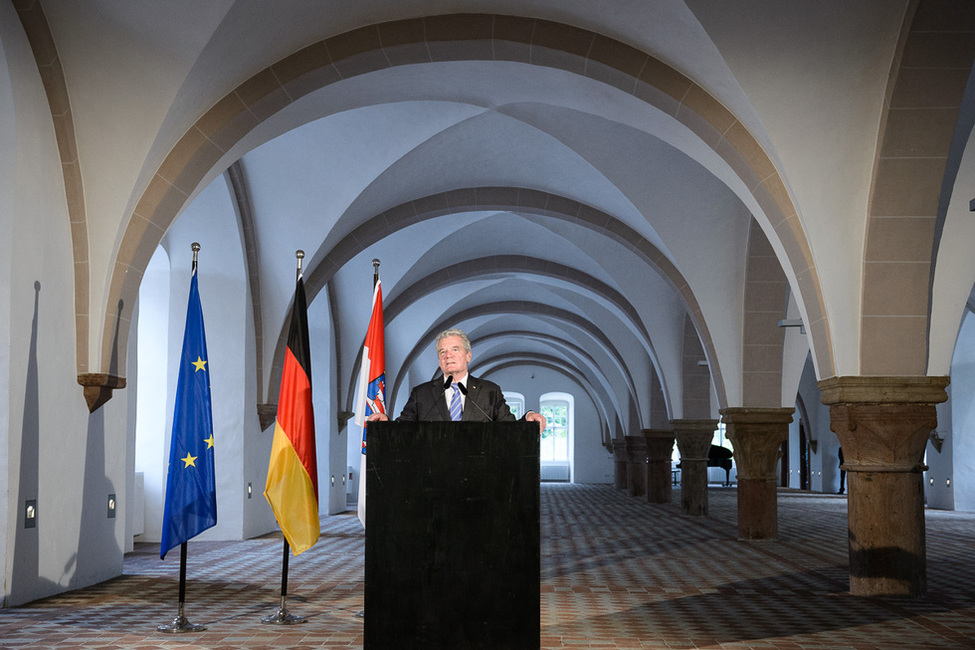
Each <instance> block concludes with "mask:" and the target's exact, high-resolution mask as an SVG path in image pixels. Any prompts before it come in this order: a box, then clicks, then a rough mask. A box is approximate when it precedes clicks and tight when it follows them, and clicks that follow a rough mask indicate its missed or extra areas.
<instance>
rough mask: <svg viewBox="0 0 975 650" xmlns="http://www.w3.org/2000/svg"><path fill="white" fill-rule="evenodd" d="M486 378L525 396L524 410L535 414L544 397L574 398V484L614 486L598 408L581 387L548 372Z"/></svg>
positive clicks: (520, 370) (505, 372)
mask: <svg viewBox="0 0 975 650" xmlns="http://www.w3.org/2000/svg"><path fill="white" fill-rule="evenodd" d="M475 374H477V373H476V372H475ZM486 378H488V379H490V380H491V381H493V382H495V383H497V384H500V385H501V387H502V388H504V390H510V391H514V392H518V393H521V394H522V395H524V396H525V408H526V409H531V410H535V411H537V410H538V408H539V406H538V403H539V399H540V397H541V396H542V395H543V394H544V393H550V392H561V393H569V394H571V395H572V396H573V397H574V398H575V428H574V448H573V449H572V452H571V453H572V454H573V457H574V458H573V467H572V480H573V482H574V483H612V482H613V456H612V454H610V453H609V452H608V451H607V450H606V448H605V447H603V445H602V440H601V438H600V428H599V418H598V414H597V412H596V406H595V404H594V403H593V401H592V400H591V399H590V398H589V396H588V395H587V394H586V393H585V392H583V390H582V388H580V387H579V385H578V384H576V383H575V382H574V381H572V380H571V379H569V378H567V377H565V376H564V375H562V374H561V373H557V372H555V371H554V370H550V369H547V368H530V367H511V368H504V369H502V370H500V371H498V372H496V373H489V374H487V375H486Z"/></svg>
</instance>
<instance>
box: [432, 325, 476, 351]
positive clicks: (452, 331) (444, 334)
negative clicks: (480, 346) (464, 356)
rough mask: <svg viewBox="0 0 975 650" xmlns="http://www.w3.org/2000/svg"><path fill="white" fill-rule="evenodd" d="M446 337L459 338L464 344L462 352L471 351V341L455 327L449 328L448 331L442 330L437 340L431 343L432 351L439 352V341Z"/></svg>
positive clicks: (462, 331)
mask: <svg viewBox="0 0 975 650" xmlns="http://www.w3.org/2000/svg"><path fill="white" fill-rule="evenodd" d="M448 336H459V337H460V340H461V341H463V342H464V351H465V352H470V351H471V340H470V339H469V338H467V334H465V333H464V330H461V329H457V328H456V327H451V328H450V329H449V330H444V331H442V332H440V333H439V334H437V339H436V340H435V341H434V342H433V347H434V349H436V350H439V349H440V341H442V340H444V339H445V338H447V337H448Z"/></svg>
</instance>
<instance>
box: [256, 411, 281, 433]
mask: <svg viewBox="0 0 975 650" xmlns="http://www.w3.org/2000/svg"><path fill="white" fill-rule="evenodd" d="M277 417H278V405H277V404H258V405H257V419H258V420H259V421H260V423H261V431H265V430H267V428H268V427H269V426H271V425H272V424H274V419H275V418H277Z"/></svg>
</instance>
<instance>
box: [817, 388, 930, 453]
mask: <svg viewBox="0 0 975 650" xmlns="http://www.w3.org/2000/svg"><path fill="white" fill-rule="evenodd" d="M948 382H949V378H948V377H831V378H830V379H824V380H823V381H821V382H819V387H820V390H822V402H823V404H827V405H829V419H830V428H831V429H832V430H833V431H834V432H835V433H836V436H837V437H838V438H839V439H840V446H841V447H842V448H843V461H844V466H843V469H845V470H847V471H851V472H921V471H923V469H924V467H923V465H922V463H921V459H922V458H923V456H924V446H925V444H926V443H927V441H928V437H929V436H930V434H931V431H933V430H934V429H935V428H937V426H938V418H937V407H936V404H938V403H940V402H944V401H945V400H947V399H948V393H947V391H946V388H947V386H948Z"/></svg>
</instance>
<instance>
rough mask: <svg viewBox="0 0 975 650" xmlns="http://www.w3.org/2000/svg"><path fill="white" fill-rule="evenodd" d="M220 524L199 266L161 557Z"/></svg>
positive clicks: (175, 420) (176, 416)
mask: <svg viewBox="0 0 975 650" xmlns="http://www.w3.org/2000/svg"><path fill="white" fill-rule="evenodd" d="M216 523H217V487H216V480H215V478H214V471H213V416H212V413H211V410H210V368H209V365H208V363H207V343H206V334H205V333H204V331H203V308H202V307H201V306H200V292H199V289H197V285H196V267H195V265H194V268H193V275H192V277H191V279H190V300H189V305H188V306H187V308H186V330H185V331H184V333H183V352H182V355H181V357H180V362H179V380H178V382H177V384H176V408H175V409H174V413H173V440H172V445H171V447H170V451H169V478H168V480H167V481H166V507H165V511H164V514H163V526H162V543H161V544H160V546H159V557H160V558H165V557H166V553H167V552H168V551H169V550H170V549H171V548H173V547H174V546H179V545H180V544H182V543H183V542H185V541H187V540H189V539H190V538H191V537H195V536H196V535H199V534H200V533H202V532H203V531H204V530H206V529H207V528H210V527H212V526H213V525H214V524H216Z"/></svg>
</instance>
